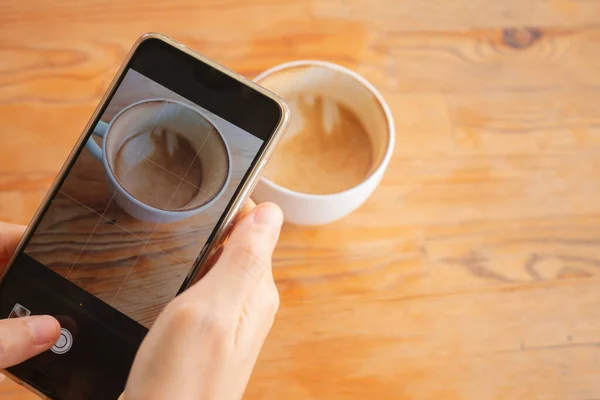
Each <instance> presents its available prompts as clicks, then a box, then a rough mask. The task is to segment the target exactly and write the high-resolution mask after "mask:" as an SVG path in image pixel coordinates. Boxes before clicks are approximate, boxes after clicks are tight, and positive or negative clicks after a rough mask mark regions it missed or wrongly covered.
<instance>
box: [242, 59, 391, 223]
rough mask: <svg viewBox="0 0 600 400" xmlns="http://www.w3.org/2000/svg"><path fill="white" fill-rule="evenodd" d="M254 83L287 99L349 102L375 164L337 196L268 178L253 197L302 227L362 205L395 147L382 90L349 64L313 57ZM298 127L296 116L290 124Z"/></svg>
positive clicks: (330, 219) (333, 218) (266, 74)
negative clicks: (303, 97)
mask: <svg viewBox="0 0 600 400" xmlns="http://www.w3.org/2000/svg"><path fill="white" fill-rule="evenodd" d="M267 78H269V79H268V80H267ZM274 78H276V79H274ZM255 81H256V82H257V83H258V84H261V85H263V86H265V87H266V88H267V89H269V90H271V91H272V92H274V93H276V94H278V95H279V96H281V97H282V98H283V99H284V100H286V98H293V97H295V95H296V94H297V93H312V94H315V95H318V96H322V97H326V98H329V99H332V100H334V101H336V102H338V103H340V104H342V105H344V106H346V107H347V108H348V109H349V110H350V111H352V112H353V113H354V114H355V115H356V116H357V117H358V119H359V120H360V121H361V123H362V125H363V126H364V128H365V130H366V131H367V134H368V136H369V139H370V142H371V146H372V150H373V154H372V159H373V165H372V167H371V169H370V171H369V174H368V176H367V177H366V178H365V180H363V181H362V182H361V183H359V184H358V185H356V186H354V187H352V188H350V189H348V190H345V191H343V192H339V193H333V194H307V193H300V192H297V191H294V190H290V189H288V188H285V187H283V186H281V185H278V184H276V183H274V182H273V181H271V180H269V179H267V178H266V177H264V176H263V177H262V178H261V179H260V181H259V183H258V184H257V186H256V188H255V190H254V193H253V195H252V197H253V198H254V200H255V201H257V202H263V201H271V202H274V203H276V204H278V205H279V206H280V207H281V208H282V210H283V214H284V218H285V220H286V221H287V222H290V223H293V224H297V225H322V224H327V223H330V222H333V221H336V220H338V219H340V218H343V217H344V216H346V215H348V214H350V213H351V212H353V211H354V210H356V209H357V208H358V207H360V205H362V204H363V203H364V202H365V201H366V200H367V198H369V196H370V195H371V194H372V193H373V192H374V191H375V188H376V187H377V185H378V184H379V182H380V181H381V178H382V177H383V174H384V172H385V169H386V168H387V166H388V164H389V162H390V159H391V157H392V152H393V150H394V139H395V136H394V135H395V133H394V120H393V118H392V113H391V112H390V110H389V107H388V105H387V104H386V102H385V100H384V99H383V97H382V96H381V94H380V93H379V92H378V91H377V89H375V87H373V85H371V84H370V83H369V82H368V81H367V80H366V79H365V78H363V77H362V76H360V75H358V74H357V73H356V72H353V71H351V70H349V69H347V68H345V67H342V66H340V65H336V64H332V63H329V62H324V61H310V60H302V61H294V62H289V63H285V64H281V65H278V66H276V67H273V68H271V69H269V70H267V71H265V72H263V73H262V74H260V75H259V76H258V77H256V78H255ZM293 125H294V115H292V117H291V124H290V126H293ZM283 140H285V138H284V139H283ZM275 151H277V150H275ZM307 162H310V160H307ZM298 173H301V171H298Z"/></svg>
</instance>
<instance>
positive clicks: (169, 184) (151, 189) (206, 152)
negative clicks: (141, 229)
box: [104, 99, 231, 222]
mask: <svg viewBox="0 0 600 400" xmlns="http://www.w3.org/2000/svg"><path fill="white" fill-rule="evenodd" d="M182 145H184V147H185V149H187V153H189V154H183V155H184V156H185V157H182V154H178V153H177V152H178V151H179V152H181V151H182ZM104 154H105V157H104V162H105V170H106V173H107V178H108V179H109V181H111V183H112V184H113V186H115V187H116V195H115V198H116V201H117V203H118V204H119V205H120V206H121V207H122V208H123V209H125V211H126V212H128V213H129V214H130V215H132V216H134V217H136V218H138V219H141V220H147V221H153V222H170V221H175V220H179V219H183V218H187V217H189V216H191V215H193V214H196V213H197V212H199V211H201V210H203V209H205V208H206V207H208V206H209V205H210V204H212V203H213V202H214V201H216V199H217V198H218V197H219V196H220V195H221V194H222V192H223V191H224V189H225V187H226V186H227V182H228V180H229V173H230V162H231V161H230V155H229V150H228V148H227V145H226V143H225V140H224V138H223V137H222V135H221V133H220V132H219V131H218V130H217V128H216V127H215V126H214V124H213V123H212V122H210V121H209V120H208V119H207V118H206V117H205V116H203V115H202V114H200V113H199V112H198V111H196V110H195V109H193V108H191V107H190V106H188V105H185V104H183V103H179V102H176V101H172V100H162V99H157V100H146V101H143V102H139V103H135V104H133V105H131V106H129V107H128V108H126V109H124V110H123V111H121V113H119V114H117V116H115V118H114V119H113V121H112V122H111V124H110V125H109V127H108V132H107V133H106V136H105V141H104ZM156 154H159V155H161V157H162V158H158V159H156V156H155V155H156ZM153 157H154V158H153ZM123 165H125V166H126V167H124V168H123V167H122V166H123ZM199 169H201V171H199ZM119 175H121V176H119ZM160 177H162V178H163V179H159V178H160ZM165 177H166V178H168V179H164V178H165ZM133 187H135V190H133ZM184 187H195V189H197V190H195V189H194V191H193V192H192V193H193V194H192V196H191V199H189V201H187V200H186V202H185V203H184V204H178V205H177V206H176V207H169V206H168V205H169V204H172V203H173V201H172V199H173V198H175V197H176V196H177V194H178V192H181V191H182V190H183V188H184ZM151 196H154V197H151ZM157 196H164V198H165V200H163V203H160V202H159V203H156V201H154V202H151V201H149V200H150V199H151V198H152V199H153V200H155V199H156V198H157ZM169 197H170V198H171V200H169ZM149 204H153V205H149ZM157 204H159V205H157ZM160 204H164V206H163V205H160Z"/></svg>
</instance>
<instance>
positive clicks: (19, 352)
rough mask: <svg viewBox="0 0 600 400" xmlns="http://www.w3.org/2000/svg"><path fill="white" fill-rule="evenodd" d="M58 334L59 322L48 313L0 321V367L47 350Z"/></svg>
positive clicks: (6, 366)
mask: <svg viewBox="0 0 600 400" xmlns="http://www.w3.org/2000/svg"><path fill="white" fill-rule="evenodd" d="M59 336H60V324H59V323H58V321H57V320H56V319H54V318H53V317H51V316H49V315H36V316H32V317H23V318H9V319H5V320H1V321H0V368H8V367H10V366H13V365H16V364H19V363H21V362H23V361H25V360H27V359H28V358H31V357H33V356H35V355H37V354H39V353H41V352H43V351H45V350H48V349H49V348H50V347H52V345H53V344H54V343H56V341H57V340H58V337H59Z"/></svg>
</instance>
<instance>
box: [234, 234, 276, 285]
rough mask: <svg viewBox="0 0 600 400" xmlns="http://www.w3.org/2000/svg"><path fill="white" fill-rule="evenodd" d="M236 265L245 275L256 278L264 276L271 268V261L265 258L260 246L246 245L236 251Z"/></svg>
mask: <svg viewBox="0 0 600 400" xmlns="http://www.w3.org/2000/svg"><path fill="white" fill-rule="evenodd" d="M234 256H235V264H236V266H237V267H238V268H240V269H241V270H242V271H243V272H244V273H246V274H248V275H250V276H252V277H256V276H262V275H263V274H264V273H265V272H266V271H267V270H269V269H270V268H271V259H270V258H268V257H265V255H264V252H263V251H262V249H261V246H260V244H257V243H252V242H249V243H245V244H243V245H240V246H238V247H237V248H235V249H234Z"/></svg>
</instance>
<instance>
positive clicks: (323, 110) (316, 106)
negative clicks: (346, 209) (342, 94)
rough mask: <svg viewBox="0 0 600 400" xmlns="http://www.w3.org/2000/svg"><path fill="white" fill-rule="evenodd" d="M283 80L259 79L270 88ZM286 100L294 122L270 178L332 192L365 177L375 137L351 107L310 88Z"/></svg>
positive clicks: (295, 187)
mask: <svg viewBox="0 0 600 400" xmlns="http://www.w3.org/2000/svg"><path fill="white" fill-rule="evenodd" d="M280 78H281V77H280V76H275V77H272V78H271V79H270V78H266V79H265V80H264V81H263V82H261V83H262V84H263V85H265V86H266V87H269V86H271V85H274V84H275V83H274V82H273V80H275V79H280ZM285 101H286V103H287V104H288V106H289V107H290V111H291V115H292V121H293V122H292V125H291V126H290V128H288V130H287V131H286V137H285V138H284V140H283V141H282V143H281V144H280V145H279V147H278V148H277V151H276V152H275V153H274V154H273V156H272V157H271V159H270V162H269V164H268V166H267V168H266V169H265V173H264V176H265V177H266V178H267V179H270V180H271V181H272V182H274V183H276V184H278V185H281V186H283V187H286V188H288V189H291V190H294V191H297V192H300V193H308V194H332V193H338V192H343V191H344V190H347V189H350V188H352V187H354V186H356V185H358V184H360V183H361V182H362V181H363V180H365V179H366V178H367V176H368V174H369V171H370V169H371V165H372V162H373V154H372V153H373V149H372V146H371V140H370V138H369V135H368V133H367V130H366V129H365V127H364V126H363V123H362V122H361V120H360V119H359V118H358V117H357V116H356V114H354V112H353V111H352V110H351V109H350V108H348V107H347V106H345V105H344V104H342V103H339V102H337V101H335V100H334V99H331V98H330V97H325V96H323V95H321V94H315V93H311V92H310V91H307V92H301V93H297V94H292V95H290V97H288V98H285ZM300 171H301V173H299V172H300Z"/></svg>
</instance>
